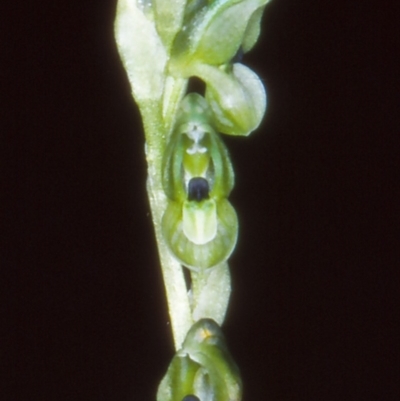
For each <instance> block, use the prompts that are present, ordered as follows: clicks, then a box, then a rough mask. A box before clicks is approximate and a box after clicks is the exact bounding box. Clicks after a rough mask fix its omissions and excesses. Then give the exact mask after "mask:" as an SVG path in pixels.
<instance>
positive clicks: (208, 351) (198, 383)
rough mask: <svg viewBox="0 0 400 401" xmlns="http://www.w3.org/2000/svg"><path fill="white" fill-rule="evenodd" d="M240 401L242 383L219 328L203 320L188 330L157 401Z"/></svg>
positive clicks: (163, 382)
mask: <svg viewBox="0 0 400 401" xmlns="http://www.w3.org/2000/svg"><path fill="white" fill-rule="evenodd" d="M187 395H195V396H197V397H198V398H199V399H200V400H201V401H239V400H241V396H242V382H241V379H240V374H239V369H238V367H237V366H236V363H235V362H234V361H233V359H232V357H231V355H230V353H229V351H228V349H227V346H226V342H225V338H224V336H223V334H222V331H221V329H220V327H219V326H218V325H217V324H216V323H215V322H214V320H211V319H202V320H200V321H198V322H197V323H195V324H194V325H193V326H192V327H191V329H190V330H189V332H188V334H187V336H186V339H185V341H184V343H183V346H182V348H181V349H180V350H179V351H178V352H177V353H176V355H175V356H174V358H173V359H172V362H171V364H170V366H169V368H168V371H167V373H166V375H165V377H164V378H163V380H162V381H161V384H160V386H159V388H158V393H157V401H182V400H183V399H184V397H185V396H187Z"/></svg>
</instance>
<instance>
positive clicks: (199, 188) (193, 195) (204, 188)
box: [188, 177, 210, 202]
mask: <svg viewBox="0 0 400 401" xmlns="http://www.w3.org/2000/svg"><path fill="white" fill-rule="evenodd" d="M209 191H210V187H209V185H208V181H207V180H206V179H205V178H203V177H195V178H192V179H191V180H190V181H189V185H188V199H189V200H190V201H196V202H201V201H202V200H204V199H208V193H209Z"/></svg>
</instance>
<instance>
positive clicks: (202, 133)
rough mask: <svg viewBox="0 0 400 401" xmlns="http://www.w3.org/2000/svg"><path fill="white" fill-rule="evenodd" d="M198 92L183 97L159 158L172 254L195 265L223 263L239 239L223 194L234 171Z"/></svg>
mask: <svg viewBox="0 0 400 401" xmlns="http://www.w3.org/2000/svg"><path fill="white" fill-rule="evenodd" d="M212 123H213V120H212V113H211V110H210V109H209V107H208V105H207V102H206V101H205V99H204V98H203V97H201V96H200V95H198V94H189V95H187V96H186V97H185V99H184V100H183V102H182V104H181V107H180V111H179V113H178V116H177V120H176V126H175V128H174V132H173V133H172V136H171V139H170V141H169V144H168V146H167V150H166V152H165V157H164V161H163V186H164V190H165V193H166V195H167V196H168V198H169V202H168V206H167V210H166V211H165V213H164V216H163V220H162V228H163V234H164V237H165V239H166V242H167V244H168V246H169V248H170V250H171V251H172V252H173V254H174V255H175V257H176V258H177V259H178V260H179V261H180V262H181V263H182V264H184V265H185V266H187V267H189V268H193V269H198V268H207V267H212V266H215V265H217V264H219V263H222V262H224V261H225V260H226V259H227V258H228V257H229V255H230V254H231V253H232V251H233V248H234V246H235V244H236V240H237V232H238V221H237V216H236V212H235V210H234V209H233V207H232V206H231V204H230V203H229V201H228V200H227V199H226V198H227V197H228V195H229V193H230V192H231V190H232V188H233V183H234V176H233V170H232V165H231V162H230V160H229V155H228V151H227V150H226V148H225V145H224V143H223V142H222V140H221V139H220V138H219V136H218V135H217V133H216V132H215V130H214V128H213V126H212Z"/></svg>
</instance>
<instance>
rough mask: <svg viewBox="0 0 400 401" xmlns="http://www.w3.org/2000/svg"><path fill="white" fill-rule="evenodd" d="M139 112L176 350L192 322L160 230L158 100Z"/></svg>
mask: <svg viewBox="0 0 400 401" xmlns="http://www.w3.org/2000/svg"><path fill="white" fill-rule="evenodd" d="M140 110H141V113H142V118H143V124H144V129H145V135H146V158H147V163H148V181H147V192H148V196H149V200H150V208H151V214H152V219H153V224H154V229H155V233H156V239H157V245H158V252H159V256H160V262H161V269H162V273H163V278H164V285H165V291H166V296H167V303H168V310H169V315H170V319H171V326H172V333H173V337H174V344H175V348H176V349H177V350H178V349H180V348H181V345H182V343H183V340H184V339H185V336H186V333H187V332H188V330H189V329H190V327H191V326H192V323H193V321H192V316H191V310H190V305H189V298H188V293H187V288H186V283H185V279H184V276H183V271H182V266H181V265H180V264H179V263H178V262H177V261H176V260H175V259H174V258H173V257H172V255H171V253H170V251H169V250H168V248H167V245H166V243H165V240H164V237H163V235H162V231H161V219H162V215H163V212H164V210H165V209H166V205H167V199H166V196H165V193H164V190H163V188H162V181H161V171H162V169H161V167H162V159H163V153H164V151H165V146H166V139H165V134H164V133H165V128H164V123H163V119H162V117H161V114H162V113H161V106H160V102H159V101H158V102H157V101H147V102H142V103H141V104H140Z"/></svg>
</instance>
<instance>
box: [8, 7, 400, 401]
mask: <svg viewBox="0 0 400 401" xmlns="http://www.w3.org/2000/svg"><path fill="white" fill-rule="evenodd" d="M5 4H7V5H6V7H10V8H9V9H8V10H7V12H6V13H4V12H2V18H3V19H5V20H4V23H2V24H1V28H0V29H1V38H2V39H1V45H0V46H1V49H2V51H1V57H2V58H3V60H1V67H0V80H1V88H0V89H1V95H0V96H1V98H2V100H1V103H2V105H1V111H0V116H1V126H2V127H1V138H2V139H1V146H0V148H1V151H2V156H1V162H0V163H1V182H2V189H1V193H0V196H1V198H2V204H3V206H2V207H1V209H2V210H1V216H2V217H1V221H2V223H1V232H0V236H1V248H0V249H1V253H2V254H1V262H0V263H1V270H0V271H1V273H0V274H1V281H0V282H1V287H2V288H1V302H0V310H1V313H2V323H1V328H0V330H1V336H2V339H1V345H0V347H1V355H0V361H1V362H0V366H1V369H2V370H1V377H2V378H3V379H4V378H5V379H6V380H5V387H4V389H3V388H2V389H1V391H0V393H1V394H0V398H1V399H2V400H3V399H7V400H15V401H25V400H27V401H28V400H29V401H31V400H45V401H48V400H49V401H53V400H54V401H55V400H57V401H64V400H71V401H72V400H73V401H80V400H82V401H83V400H85V401H94V400H96V401H102V400H104V401H106V400H110V401H111V400H112V401H117V400H118V401H125V400H126V401H128V400H146V401H150V400H155V393H156V388H157V385H158V382H159V381H160V379H161V377H162V375H163V374H164V372H165V370H166V368H167V366H168V363H169V361H170V359H171V357H172V354H173V347H172V338H171V334H170V326H169V324H168V314H167V310H166V303H165V299H164V293H163V284H162V279H161V275H160V270H159V266H158V259H157V253H156V247H155V240H154V236H153V229H152V224H151V220H150V217H149V207H148V203H147V198H146V193H145V179H146V165H145V159H144V138H143V132H142V129H141V123H140V119H139V114H138V110H137V108H136V106H135V104H134V103H133V101H132V99H131V96H130V88H129V85H128V81H127V78H126V76H125V72H124V70H123V68H122V66H121V63H120V61H119V58H118V55H117V52H116V48H115V44H114V41H113V28H112V23H113V17H114V12H115V11H114V10H115V1H109V2H99V1H89V0H87V1H68V2H57V1H52V2H50V1H40V2H39V1H31V2H24V3H18V2H12V3H11V2H10V4H8V2H5ZM369 4H370V5H369V6H368V5H367V4H365V2H358V3H357V2H347V1H346V2H345V1H343V2H323V1H320V2H311V1H308V2H306V1H302V2H296V1H289V0H286V1H285V0H275V1H273V2H272V3H271V4H270V5H269V6H268V8H267V10H266V12H265V16H264V19H263V29H262V35H261V38H260V41H259V43H258V44H257V47H256V48H255V49H253V51H252V52H251V53H249V54H248V55H246V56H245V58H244V60H243V62H244V63H245V64H247V65H249V66H250V67H251V68H253V69H254V70H255V71H256V72H257V73H258V74H259V75H260V77H261V78H262V79H263V81H264V82H265V86H266V88H267V93H268V97H269V105H268V111H267V114H266V117H265V119H264V122H263V124H262V126H261V127H260V129H259V130H258V131H257V132H255V133H253V134H252V135H251V136H250V137H249V138H226V142H227V144H228V147H229V149H230V151H231V156H232V159H233V161H234V166H235V170H236V187H235V190H234V192H233V193H232V196H231V200H232V203H233V204H234V205H235V207H236V209H237V211H238V213H239V217H240V222H241V228H240V241H239V243H238V246H237V249H236V251H235V253H234V255H233V256H232V258H231V270H232V277H233V295H232V302H231V304H230V308H229V313H228V317H227V321H226V324H225V326H224V330H225V333H226V335H227V338H228V342H229V345H230V348H231V351H232V353H233V355H234V357H235V359H236V360H237V362H238V364H239V366H240V368H241V371H242V375H243V380H244V385H245V390H244V391H245V393H244V401H252V400H258V401H261V400H266V401H289V400H290V401H294V400H309V401H311V400H318V401H321V400H337V401H339V400H340V401H342V400H352V401H353V400H365V399H374V400H392V399H393V400H395V399H396V400H397V399H399V377H400V376H399V359H398V351H399V342H398V340H396V341H395V339H394V327H395V323H396V320H398V317H397V316H398V303H397V302H396V301H395V293H396V292H397V291H398V288H399V280H398V278H397V276H396V274H395V269H396V268H397V266H398V259H397V257H396V252H395V250H396V244H397V243H398V238H397V236H396V235H397V232H396V230H395V228H396V226H397V223H398V217H399V215H398V207H397V202H396V192H397V191H398V189H397V187H398V180H397V178H396V173H397V169H398V161H397V159H398V150H397V147H396V146H395V145H396V144H395V138H396V135H395V134H396V124H395V120H396V118H397V115H396V113H398V111H397V108H398V103H397V102H396V99H395V98H394V95H395V94H396V93H397V92H398V89H399V88H398V86H397V85H396V78H397V73H398V71H397V69H396V68H395V67H394V64H393V63H392V61H391V60H392V58H395V57H396V54H397V53H396V51H395V50H396V49H395V46H394V42H395V35H394V32H396V30H395V29H394V28H395V25H393V26H391V25H390V20H391V17H392V16H395V15H396V13H397V10H395V9H390V7H389V5H386V4H384V3H381V4H379V3H378V4H377V5H375V6H374V5H373V2H371V3H369ZM387 4H389V3H387ZM2 7H4V6H2ZM368 7H369V8H368ZM11 8H12V10H11ZM397 15H398V14H397ZM396 23H397V22H396ZM3 153H4V154H3ZM2 386H3V385H2Z"/></svg>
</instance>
